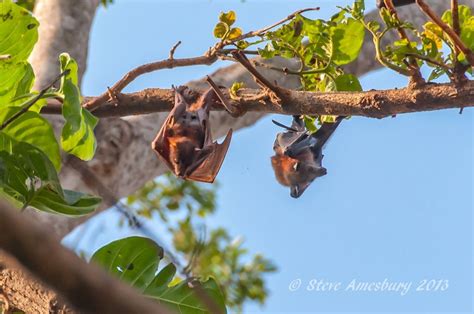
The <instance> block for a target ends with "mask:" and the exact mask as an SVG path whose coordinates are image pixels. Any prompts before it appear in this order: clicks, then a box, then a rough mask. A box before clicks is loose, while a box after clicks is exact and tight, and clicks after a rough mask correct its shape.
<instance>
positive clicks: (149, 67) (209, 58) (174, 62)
mask: <svg viewBox="0 0 474 314" xmlns="http://www.w3.org/2000/svg"><path fill="white" fill-rule="evenodd" d="M216 60H217V56H216V53H215V52H211V53H206V54H205V55H203V56H200V57H194V58H184V59H166V60H161V61H157V62H152V63H148V64H144V65H141V66H139V67H136V68H135V69H133V70H131V71H130V72H128V73H127V74H125V76H124V77H122V78H121V79H120V80H119V81H118V82H117V83H115V84H114V85H113V86H112V87H111V88H110V90H112V91H113V92H114V93H119V92H121V91H122V90H123V89H124V88H125V87H126V86H127V85H128V84H130V83H131V82H133V81H134V80H135V79H136V78H137V77H139V76H140V75H142V74H145V73H150V72H153V71H157V70H162V69H172V68H176V67H185V66H191V65H200V64H206V65H210V64H212V63H214V62H215V61H216ZM108 100H109V91H107V92H105V93H103V94H102V95H100V96H99V97H97V98H94V99H93V100H91V101H89V102H87V103H85V104H84V108H86V109H88V110H90V111H94V110H95V109H97V108H98V107H99V106H101V105H102V104H104V103H105V102H107V101H108Z"/></svg>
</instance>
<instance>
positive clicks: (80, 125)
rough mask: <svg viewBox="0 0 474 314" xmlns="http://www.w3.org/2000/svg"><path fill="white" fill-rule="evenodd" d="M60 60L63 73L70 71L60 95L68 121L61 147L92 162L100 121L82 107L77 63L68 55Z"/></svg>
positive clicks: (63, 81) (62, 136)
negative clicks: (97, 126) (96, 130)
mask: <svg viewBox="0 0 474 314" xmlns="http://www.w3.org/2000/svg"><path fill="white" fill-rule="evenodd" d="M59 60H60V63H61V71H66V70H69V71H70V72H69V74H67V75H65V76H63V78H62V79H61V88H60V93H62V94H63V96H64V101H63V106H62V110H63V111H62V113H63V116H64V118H65V120H66V123H65V124H64V127H63V130H62V133H61V146H62V148H63V149H64V150H65V151H66V152H68V153H70V154H73V155H75V156H77V157H79V158H81V159H82V160H90V159H92V157H93V156H94V153H95V149H96V145H97V144H96V139H95V135H94V128H95V126H96V125H97V122H98V120H97V118H96V117H94V116H93V115H92V114H91V113H90V112H88V111H87V110H86V109H84V108H83V107H82V106H81V95H80V91H79V87H78V86H77V84H78V78H77V63H76V61H74V59H72V58H71V57H70V56H69V55H68V54H61V55H60V57H59Z"/></svg>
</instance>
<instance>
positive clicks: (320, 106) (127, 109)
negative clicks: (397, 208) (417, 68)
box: [43, 81, 474, 118]
mask: <svg viewBox="0 0 474 314" xmlns="http://www.w3.org/2000/svg"><path fill="white" fill-rule="evenodd" d="M221 92H222V94H223V95H224V97H225V99H227V104H228V105H229V106H230V107H231V108H238V110H239V112H242V113H245V112H247V113H256V112H259V113H277V114H282V115H304V114H307V115H336V116H362V117H371V118H385V117H389V116H394V115H398V114H403V113H412V112H423V111H431V110H442V109H452V108H467V107H472V106H474V82H473V81H468V82H466V83H464V84H462V85H460V84H426V85H423V86H420V87H417V88H416V89H414V88H402V89H389V90H381V91H379V90H372V91H366V92H328V93H314V92H305V91H294V90H290V89H283V88H281V87H280V88H279V93H280V94H281V95H280V96H281V97H282V100H279V101H278V102H275V101H272V99H271V98H270V97H263V98H261V96H262V90H261V89H249V88H245V89H241V90H240V91H239V93H240V94H241V95H243V97H242V99H241V100H239V101H234V100H232V99H231V97H230V95H229V92H228V90H222V91H221ZM195 94H196V95H197V94H198V93H195ZM192 96H194V95H192ZM117 99H118V102H117V103H107V104H104V105H103V106H101V107H99V108H98V109H97V110H96V111H94V114H95V115H96V116H98V117H117V116H131V115H143V114H149V113H155V112H169V111H170V110H171V108H173V106H174V91H173V90H171V89H159V88H149V89H145V90H143V91H140V92H136V93H131V94H121V95H120V96H119V97H118V98H117ZM43 109H47V112H48V113H54V114H61V106H54V107H52V106H51V107H49V106H48V107H43ZM211 109H212V110H213V111H214V112H215V111H217V112H219V113H220V112H222V111H224V110H225V108H224V106H222V105H221V104H218V103H216V104H215V106H213V108H211Z"/></svg>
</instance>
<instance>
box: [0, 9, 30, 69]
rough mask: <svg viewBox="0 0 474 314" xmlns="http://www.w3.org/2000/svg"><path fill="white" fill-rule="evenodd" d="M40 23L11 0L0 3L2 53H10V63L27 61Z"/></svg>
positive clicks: (0, 47)
mask: <svg viewBox="0 0 474 314" xmlns="http://www.w3.org/2000/svg"><path fill="white" fill-rule="evenodd" d="M38 25H39V23H38V21H37V20H36V19H35V18H34V17H33V16H32V15H31V13H30V12H28V10H26V9H24V8H22V7H20V6H19V5H17V4H15V3H13V2H12V1H11V0H4V1H3V2H2V3H0V55H10V56H11V58H10V59H9V60H8V62H10V63H17V62H20V61H26V59H27V58H28V56H29V55H30V53H31V51H32V50H33V46H34V45H35V43H36V41H37V40H38Z"/></svg>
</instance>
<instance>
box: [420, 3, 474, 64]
mask: <svg viewBox="0 0 474 314" xmlns="http://www.w3.org/2000/svg"><path fill="white" fill-rule="evenodd" d="M416 4H418V6H419V7H420V9H421V11H423V13H425V14H426V15H427V16H428V17H429V18H430V19H431V20H432V21H433V22H434V23H435V24H436V25H438V26H439V27H440V28H441V29H442V30H443V31H444V32H445V33H446V34H447V35H448V36H449V38H451V40H452V41H453V44H454V45H455V46H456V47H458V48H459V50H461V51H462V52H463V53H464V54H465V55H466V59H467V61H469V64H470V65H471V66H473V67H474V53H473V52H472V51H471V49H469V48H468V47H467V46H466V45H465V44H464V43H463V42H462V40H461V38H460V37H459V35H458V34H456V32H455V31H454V30H453V29H452V28H451V27H449V25H447V24H446V23H444V22H443V21H442V20H441V19H440V18H439V17H438V16H437V15H436V13H435V12H433V10H431V8H430V7H429V6H428V5H427V4H426V2H425V1H424V0H416Z"/></svg>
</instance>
